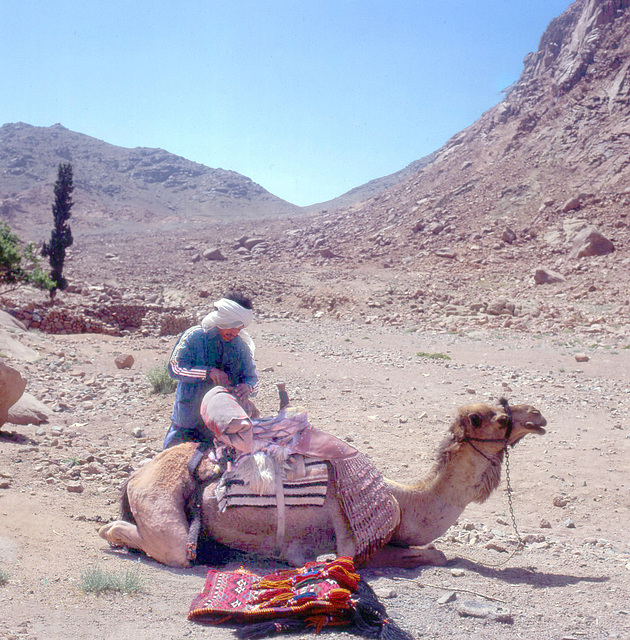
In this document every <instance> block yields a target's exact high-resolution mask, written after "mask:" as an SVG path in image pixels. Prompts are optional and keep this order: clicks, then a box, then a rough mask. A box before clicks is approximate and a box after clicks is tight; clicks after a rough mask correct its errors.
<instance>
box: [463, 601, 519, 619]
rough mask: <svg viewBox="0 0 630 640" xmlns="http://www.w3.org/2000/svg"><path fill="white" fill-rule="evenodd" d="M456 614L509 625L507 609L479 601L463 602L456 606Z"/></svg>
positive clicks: (510, 617)
mask: <svg viewBox="0 0 630 640" xmlns="http://www.w3.org/2000/svg"><path fill="white" fill-rule="evenodd" d="M456 608H457V613H458V614H459V615H460V616H462V617H470V618H488V619H490V620H495V621H496V622H506V623H510V622H512V621H513V617H512V614H511V612H510V610H509V609H508V608H507V607H502V606H500V605H492V604H488V603H487V602H481V601H479V600H464V601H463V602H460V603H459V604H458V605H457V607H456Z"/></svg>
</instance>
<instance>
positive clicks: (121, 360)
mask: <svg viewBox="0 0 630 640" xmlns="http://www.w3.org/2000/svg"><path fill="white" fill-rule="evenodd" d="M114 363H115V364H116V366H117V367H118V368H119V369H131V367H132V366H133V363H134V359H133V356H132V355H131V354H130V353H121V354H120V355H119V356H116V359H115V360H114Z"/></svg>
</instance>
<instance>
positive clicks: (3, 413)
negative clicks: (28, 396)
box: [0, 360, 26, 427]
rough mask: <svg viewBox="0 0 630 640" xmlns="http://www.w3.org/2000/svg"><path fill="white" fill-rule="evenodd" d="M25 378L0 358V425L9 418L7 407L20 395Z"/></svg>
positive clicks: (22, 391)
mask: <svg viewBox="0 0 630 640" xmlns="http://www.w3.org/2000/svg"><path fill="white" fill-rule="evenodd" d="M24 389H26V380H25V379H24V378H23V377H22V376H21V374H20V372H19V371H18V370H17V369H14V368H13V367H10V366H9V365H8V364H6V363H5V362H4V360H0V427H1V426H2V425H3V424H4V423H5V422H7V420H8V418H9V409H10V408H11V407H12V406H13V405H14V404H15V403H16V402H17V401H18V400H19V399H20V398H21V397H22V394H23V393H24Z"/></svg>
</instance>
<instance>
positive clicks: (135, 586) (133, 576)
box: [79, 567, 144, 593]
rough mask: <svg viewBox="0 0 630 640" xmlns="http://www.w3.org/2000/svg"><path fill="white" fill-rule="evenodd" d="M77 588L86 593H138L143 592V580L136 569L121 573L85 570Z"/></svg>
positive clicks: (94, 569) (92, 569)
mask: <svg viewBox="0 0 630 640" xmlns="http://www.w3.org/2000/svg"><path fill="white" fill-rule="evenodd" d="M79 588H80V589H81V591H85V592H86V593H103V591H119V592H120V593H138V592H140V591H143V590H144V580H143V578H142V577H141V576H140V572H139V570H138V567H134V568H133V569H128V570H127V571H123V572H121V573H110V572H108V571H103V570H102V569H101V568H100V567H93V568H91V569H87V570H86V571H84V572H83V573H82V574H81V579H80V581H79Z"/></svg>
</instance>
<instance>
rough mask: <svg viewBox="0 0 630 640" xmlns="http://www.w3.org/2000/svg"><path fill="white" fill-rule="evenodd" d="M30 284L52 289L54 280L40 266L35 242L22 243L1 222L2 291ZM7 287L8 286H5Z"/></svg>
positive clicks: (0, 283)
mask: <svg viewBox="0 0 630 640" xmlns="http://www.w3.org/2000/svg"><path fill="white" fill-rule="evenodd" d="M22 284H30V285H32V286H34V287H38V288H39V289H48V290H50V289H52V288H53V286H54V285H53V281H52V280H51V279H50V278H49V277H48V275H46V273H45V272H44V271H42V269H41V267H40V266H39V257H38V256H37V255H36V251H35V244H34V243H33V242H29V243H28V244H26V245H22V243H21V241H20V239H19V238H18V236H17V235H16V234H15V233H13V231H12V230H11V227H10V226H9V225H8V224H6V223H5V222H3V223H0V285H3V289H2V293H7V292H8V291H12V290H13V289H16V288H17V287H19V286H20V285H22ZM5 287H6V288H5Z"/></svg>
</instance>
